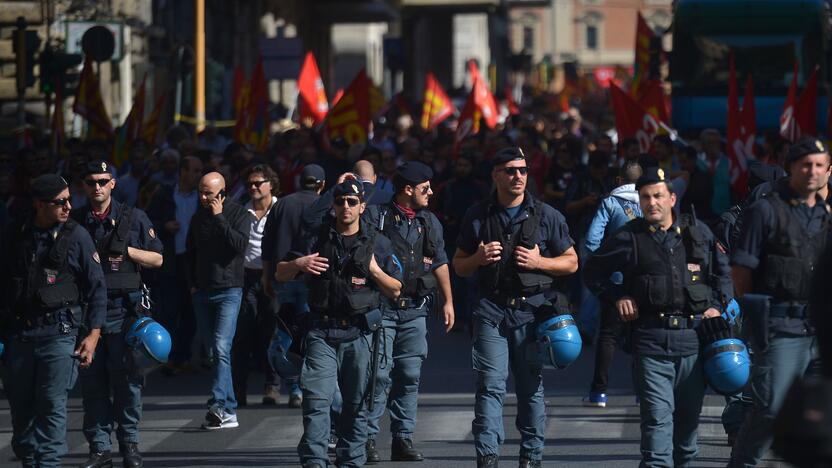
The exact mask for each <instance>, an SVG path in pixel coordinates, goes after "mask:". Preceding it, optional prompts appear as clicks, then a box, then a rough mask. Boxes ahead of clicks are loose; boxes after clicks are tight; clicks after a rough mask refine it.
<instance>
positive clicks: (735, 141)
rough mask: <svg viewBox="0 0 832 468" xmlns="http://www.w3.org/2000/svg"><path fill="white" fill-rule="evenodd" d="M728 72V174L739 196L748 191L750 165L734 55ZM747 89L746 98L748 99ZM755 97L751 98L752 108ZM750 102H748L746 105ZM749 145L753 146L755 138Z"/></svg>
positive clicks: (733, 188)
mask: <svg viewBox="0 0 832 468" xmlns="http://www.w3.org/2000/svg"><path fill="white" fill-rule="evenodd" d="M729 62H730V66H729V71H728V121H727V122H726V136H727V138H728V148H727V150H728V172H729V174H730V177H731V189H732V190H733V191H734V193H736V194H737V195H739V196H744V195H745V194H746V192H747V191H748V163H747V160H746V150H745V143H746V141H745V140H744V139H743V131H742V124H743V122H742V119H741V117H740V116H741V115H743V114H742V113H741V111H740V98H739V92H738V90H737V71H736V68H735V66H734V54H733V53H732V54H731V57H730V59H729ZM748 95H749V93H748V89H746V98H747V97H748ZM753 100H754V98H753V96H752V98H751V101H752V104H751V105H752V106H753V105H754V104H753ZM747 103H748V101H746V104H747ZM749 144H751V145H753V144H754V140H753V137H752V139H751V141H750V142H749Z"/></svg>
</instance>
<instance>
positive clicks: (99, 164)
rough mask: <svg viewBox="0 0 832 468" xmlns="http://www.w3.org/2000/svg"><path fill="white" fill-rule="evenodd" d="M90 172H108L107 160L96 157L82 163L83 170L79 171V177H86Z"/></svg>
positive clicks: (109, 172) (108, 164)
mask: <svg viewBox="0 0 832 468" xmlns="http://www.w3.org/2000/svg"><path fill="white" fill-rule="evenodd" d="M90 174H110V175H112V172H111V171H110V163H108V162H107V161H104V160H101V159H97V160H95V161H90V162H88V163H87V164H85V165H84V170H83V171H81V177H86V176H88V175H90Z"/></svg>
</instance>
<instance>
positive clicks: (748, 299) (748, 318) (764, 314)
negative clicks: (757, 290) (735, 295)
mask: <svg viewBox="0 0 832 468" xmlns="http://www.w3.org/2000/svg"><path fill="white" fill-rule="evenodd" d="M738 302H739V303H740V309H741V310H743V311H744V314H743V315H744V316H745V320H744V323H743V326H744V327H745V326H748V335H749V336H750V338H751V347H752V349H754V351H757V352H765V351H766V349H768V335H769V326H768V323H769V309H770V308H771V296H768V295H765V294H745V295H744V296H742V298H741V299H740V300H739V301H738Z"/></svg>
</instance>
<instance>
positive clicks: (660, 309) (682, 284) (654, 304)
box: [627, 215, 713, 317]
mask: <svg viewBox="0 0 832 468" xmlns="http://www.w3.org/2000/svg"><path fill="white" fill-rule="evenodd" d="M630 225H631V226H632V232H633V239H634V257H635V265H634V266H633V268H632V269H631V270H630V271H629V272H628V273H629V274H628V275H627V286H628V290H629V291H630V292H631V294H632V295H633V298H634V299H635V301H636V304H638V308H639V314H640V315H644V316H645V317H646V316H658V314H665V315H696V314H701V313H703V312H705V311H706V310H707V309H708V308H709V307H711V298H712V297H713V294H712V291H711V287H710V285H709V283H710V281H711V264H710V262H711V258H710V255H709V249H708V245H707V242H706V239H705V236H704V233H703V232H702V230H701V229H700V228H699V227H698V226H696V225H695V224H692V223H691V220H690V218H688V216H687V215H682V216H681V217H680V219H679V223H677V225H678V226H679V228H680V229H681V230H682V242H681V243H680V244H679V245H678V246H677V247H676V248H674V249H672V250H669V251H668V250H667V249H665V248H664V247H662V246H661V245H660V244H659V243H658V242H656V240H655V239H653V237H652V234H651V232H650V224H649V223H648V222H647V221H645V220H644V219H643V218H638V219H635V220H633V221H630Z"/></svg>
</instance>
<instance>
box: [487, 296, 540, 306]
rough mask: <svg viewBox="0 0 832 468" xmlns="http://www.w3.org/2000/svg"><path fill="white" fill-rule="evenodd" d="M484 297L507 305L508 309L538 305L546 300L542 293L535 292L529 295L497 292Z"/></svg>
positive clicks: (500, 304)
mask: <svg viewBox="0 0 832 468" xmlns="http://www.w3.org/2000/svg"><path fill="white" fill-rule="evenodd" d="M486 298H487V299H488V300H489V301H491V302H493V303H494V304H496V305H498V306H500V307H508V308H509V309H523V308H527V307H540V306H541V305H543V304H544V303H545V302H546V297H545V295H544V294H543V293H537V294H533V295H530V296H511V295H506V294H500V293H497V294H489V295H488V296H486Z"/></svg>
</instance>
